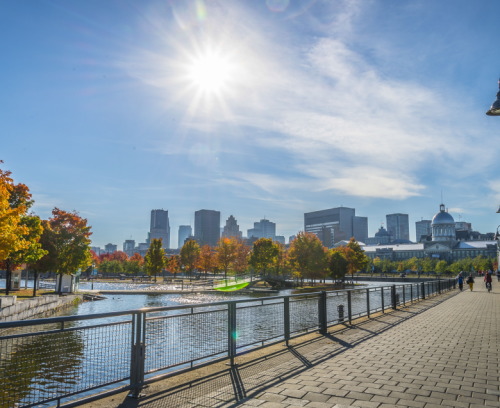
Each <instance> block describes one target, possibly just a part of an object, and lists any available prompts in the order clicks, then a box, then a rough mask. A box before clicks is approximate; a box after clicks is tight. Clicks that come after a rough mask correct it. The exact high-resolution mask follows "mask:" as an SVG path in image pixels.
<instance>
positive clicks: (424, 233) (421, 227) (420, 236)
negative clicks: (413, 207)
mask: <svg viewBox="0 0 500 408" xmlns="http://www.w3.org/2000/svg"><path fill="white" fill-rule="evenodd" d="M431 223H432V221H431V220H421V221H417V222H415V232H416V234H415V236H416V239H417V242H422V241H425V240H426V238H427V237H430V236H431V235H432V228H431Z"/></svg>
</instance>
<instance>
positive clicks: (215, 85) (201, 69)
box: [187, 52, 235, 94]
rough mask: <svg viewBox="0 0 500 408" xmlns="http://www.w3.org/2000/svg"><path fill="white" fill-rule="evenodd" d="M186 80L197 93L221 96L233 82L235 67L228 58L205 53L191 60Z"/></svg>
mask: <svg viewBox="0 0 500 408" xmlns="http://www.w3.org/2000/svg"><path fill="white" fill-rule="evenodd" d="M187 79H188V81H189V82H190V84H191V85H192V86H193V87H194V88H195V89H196V90H198V91H200V92H203V93H207V94H221V93H223V92H224V91H225V90H227V89H228V88H230V86H231V82H233V81H234V80H235V66H234V64H233V63H232V62H231V60H230V59H229V58H228V57H225V56H223V55H221V54H218V53H215V52H207V53H205V54H203V55H199V56H197V57H196V58H193V60H192V61H191V63H190V65H189V67H188V69H187Z"/></svg>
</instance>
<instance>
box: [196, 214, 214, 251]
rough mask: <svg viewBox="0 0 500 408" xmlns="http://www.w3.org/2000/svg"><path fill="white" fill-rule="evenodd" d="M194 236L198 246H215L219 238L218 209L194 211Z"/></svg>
mask: <svg viewBox="0 0 500 408" xmlns="http://www.w3.org/2000/svg"><path fill="white" fill-rule="evenodd" d="M194 237H195V239H196V241H198V244H199V245H200V246H201V245H210V246H216V245H217V242H219V239H220V211H215V210H198V211H195V213H194Z"/></svg>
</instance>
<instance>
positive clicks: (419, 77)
mask: <svg viewBox="0 0 500 408" xmlns="http://www.w3.org/2000/svg"><path fill="white" fill-rule="evenodd" d="M499 15H500V2H498V1H495V0H483V1H480V2H471V1H466V0H453V1H451V0H441V1H434V0H415V1H394V0H390V1H389V0H374V1H370V0H360V1H356V0H348V1H347V0H346V1H333V0H332V1H330V0H328V1H327V0H323V1H313V0H302V1H297V0H268V1H264V0H262V1H261V0H254V1H243V0H241V1H236V0H220V1H218V0H214V1H208V0H206V1H203V0H199V1H190V0H177V1H176V0H170V1H167V0H163V1H154V0H153V1H149V0H141V1H130V0H129V1H127V0H120V1H118V0H116V1H114V0H107V1H102V0H51V1H45V0H37V1H18V0H3V1H2V2H0V33H1V36H0V50H1V56H2V57H1V58H2V64H1V70H2V74H3V75H2V78H1V79H0V81H1V90H2V91H1V97H0V135H1V136H0V137H1V142H0V159H1V160H3V161H4V164H3V165H2V168H4V169H9V170H11V171H12V172H13V176H14V177H15V180H16V181H17V182H23V183H25V184H27V185H28V186H29V187H30V189H31V192H32V193H33V198H34V199H35V206H34V211H35V212H36V213H37V214H38V215H40V216H41V217H42V218H48V217H49V216H50V212H51V210H52V208H54V207H59V208H61V209H64V210H76V211H78V212H79V213H80V215H82V216H83V217H85V218H87V219H88V222H89V224H90V225H92V231H93V236H92V238H93V243H94V245H97V246H104V245H105V244H107V243H108V242H111V243H115V244H117V245H118V246H119V248H121V245H122V243H123V241H124V240H125V239H130V238H132V239H135V240H136V242H144V240H145V238H146V236H147V231H148V229H149V217H150V211H151V209H154V208H163V209H165V210H168V211H169V217H170V223H171V227H172V242H171V245H172V246H173V247H176V245H177V229H178V226H179V225H184V224H191V225H193V218H194V212H195V211H196V210H199V209H213V210H219V211H220V212H221V222H222V223H224V222H225V220H226V219H227V218H228V217H229V216H230V215H234V216H235V217H236V219H237V220H238V223H239V225H240V229H241V230H242V231H243V232H244V234H246V230H247V229H248V228H251V227H252V226H253V223H254V222H255V221H259V220H260V219H262V218H267V219H269V220H271V221H273V222H275V223H276V224H277V233H278V234H279V235H285V236H286V237H287V240H288V236H290V235H292V234H295V233H297V232H298V231H300V230H302V229H303V214H304V212H309V211H316V210H321V209H326V208H332V207H338V206H345V207H353V208H355V209H356V215H359V216H367V217H368V220H369V235H370V236H373V234H374V233H375V232H376V231H377V229H378V228H379V227H380V225H381V224H382V223H385V215H386V214H389V213H394V212H402V213H407V214H409V216H410V231H411V236H412V237H414V234H415V228H414V222H415V221H418V220H420V219H422V218H424V219H430V218H432V216H433V215H434V214H435V213H436V212H437V211H438V210H439V204H440V203H441V197H443V201H444V204H445V205H446V206H447V207H448V208H449V211H450V213H451V214H452V215H453V217H454V218H455V220H462V221H468V222H471V223H472V226H473V227H474V228H475V229H476V230H479V231H481V232H490V231H495V230H496V227H497V225H498V224H500V215H498V214H495V211H496V210H497V208H498V205H499V204H500V171H499V170H500V160H499V155H500V152H499V149H498V146H499V145H500V143H499V142H500V133H499V130H500V118H495V117H488V116H486V115H485V112H486V110H487V109H488V108H489V106H490V105H491V103H492V102H493V101H494V99H495V95H496V92H497V90H498V87H497V79H498V77H499V76H500V54H499V48H498V41H497V37H498V16H499Z"/></svg>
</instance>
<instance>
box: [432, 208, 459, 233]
mask: <svg viewBox="0 0 500 408" xmlns="http://www.w3.org/2000/svg"><path fill="white" fill-rule="evenodd" d="M431 228H432V240H433V241H449V240H454V239H456V232H455V220H454V219H453V217H452V216H451V215H450V214H449V213H448V212H447V211H446V210H445V208H444V204H441V205H440V206H439V212H438V213H437V214H436V215H435V216H434V217H433V218H432V222H431Z"/></svg>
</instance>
